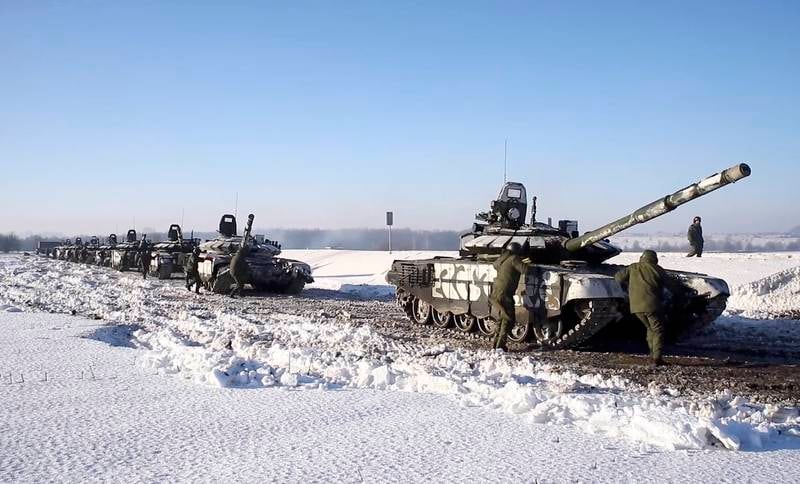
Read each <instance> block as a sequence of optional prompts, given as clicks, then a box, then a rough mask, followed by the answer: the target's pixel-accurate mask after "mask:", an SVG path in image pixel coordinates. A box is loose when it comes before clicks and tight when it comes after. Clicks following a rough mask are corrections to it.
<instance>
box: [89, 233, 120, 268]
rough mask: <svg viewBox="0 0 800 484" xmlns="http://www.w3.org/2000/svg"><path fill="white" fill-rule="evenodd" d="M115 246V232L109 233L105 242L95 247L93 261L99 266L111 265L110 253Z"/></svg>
mask: <svg viewBox="0 0 800 484" xmlns="http://www.w3.org/2000/svg"><path fill="white" fill-rule="evenodd" d="M116 247H117V234H110V235H109V236H108V238H107V239H106V242H105V243H104V244H102V245H100V246H99V247H98V248H97V251H96V253H95V258H94V263H95V264H97V265H99V266H101V267H111V253H112V252H113V251H114V249H115V248H116Z"/></svg>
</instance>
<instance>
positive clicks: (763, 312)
mask: <svg viewBox="0 0 800 484" xmlns="http://www.w3.org/2000/svg"><path fill="white" fill-rule="evenodd" d="M728 308H729V309H730V310H734V311H738V312H741V314H742V315H743V316H746V317H750V318H768V317H775V316H776V315H778V316H780V315H783V316H784V317H789V316H790V315H795V316H796V317H800V266H798V267H792V268H790V269H786V270H784V271H781V272H778V273H776V274H772V275H770V276H768V277H765V278H763V279H759V280H757V281H753V282H749V283H746V284H742V285H740V286H738V287H736V288H735V289H734V290H733V291H732V295H731V298H730V299H729V302H728Z"/></svg>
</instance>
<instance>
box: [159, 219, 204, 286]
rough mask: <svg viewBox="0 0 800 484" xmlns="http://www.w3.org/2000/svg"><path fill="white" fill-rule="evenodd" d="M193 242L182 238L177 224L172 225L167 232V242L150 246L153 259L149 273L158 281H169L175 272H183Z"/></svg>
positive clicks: (181, 232)
mask: <svg viewBox="0 0 800 484" xmlns="http://www.w3.org/2000/svg"><path fill="white" fill-rule="evenodd" d="M193 248H194V242H193V241H192V240H191V239H190V240H186V239H184V238H183V231H182V230H181V226H180V225H178V224H172V225H170V226H169V230H168V231H167V240H165V241H162V242H158V243H156V244H155V245H153V246H152V251H153V258H152V261H151V263H150V273H151V274H152V275H154V276H158V278H159V279H169V278H170V277H172V274H173V273H175V272H183V266H184V263H185V262H186V259H187V258H188V257H189V254H191V253H192V249H193Z"/></svg>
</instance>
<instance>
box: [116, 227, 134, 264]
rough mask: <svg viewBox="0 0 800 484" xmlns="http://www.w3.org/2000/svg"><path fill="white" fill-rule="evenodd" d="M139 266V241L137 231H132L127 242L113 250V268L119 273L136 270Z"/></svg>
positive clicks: (126, 239)
mask: <svg viewBox="0 0 800 484" xmlns="http://www.w3.org/2000/svg"><path fill="white" fill-rule="evenodd" d="M138 265H139V240H138V238H137V236H136V230H134V229H130V230H128V233H127V234H126V235H125V242H122V243H118V244H117V245H116V246H115V247H114V248H113V249H112V250H111V268H112V269H116V270H118V271H127V270H130V269H133V270H136V268H137V266H138Z"/></svg>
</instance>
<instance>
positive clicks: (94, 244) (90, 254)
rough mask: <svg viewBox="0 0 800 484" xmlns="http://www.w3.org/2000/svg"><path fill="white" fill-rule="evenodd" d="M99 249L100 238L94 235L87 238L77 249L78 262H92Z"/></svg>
mask: <svg viewBox="0 0 800 484" xmlns="http://www.w3.org/2000/svg"><path fill="white" fill-rule="evenodd" d="M99 249H100V239H99V238H98V237H97V236H96V235H95V236H92V237H90V238H89V242H86V243H84V244H83V246H81V248H80V249H79V250H78V262H81V263H84V264H94V263H95V258H96V257H97V251H98V250H99Z"/></svg>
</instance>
